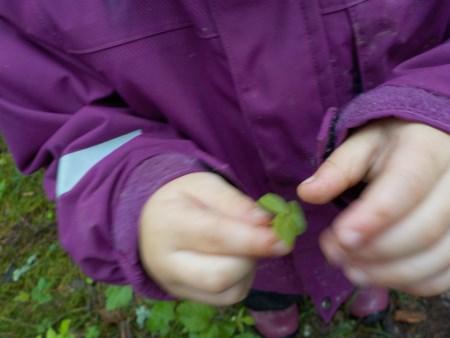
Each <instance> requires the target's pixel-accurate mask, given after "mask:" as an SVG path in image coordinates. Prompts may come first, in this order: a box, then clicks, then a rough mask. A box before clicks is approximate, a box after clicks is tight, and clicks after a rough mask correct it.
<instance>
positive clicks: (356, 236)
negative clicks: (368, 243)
mask: <svg viewBox="0 0 450 338" xmlns="http://www.w3.org/2000/svg"><path fill="white" fill-rule="evenodd" d="M338 238H339V241H340V242H341V243H342V244H343V245H344V246H346V247H348V248H355V247H357V246H360V245H361V244H362V242H363V239H364V238H363V236H362V235H361V233H359V232H358V231H355V230H352V229H346V228H345V229H341V230H340V231H339V232H338Z"/></svg>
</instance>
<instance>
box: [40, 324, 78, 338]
mask: <svg viewBox="0 0 450 338" xmlns="http://www.w3.org/2000/svg"><path fill="white" fill-rule="evenodd" d="M70 322H71V321H70V319H64V320H63V321H62V322H61V324H59V329H58V331H55V330H54V329H53V328H49V329H48V330H47V332H46V334H45V338H75V336H74V335H73V334H71V333H70ZM36 338H44V337H43V336H42V335H39V336H37V337H36Z"/></svg>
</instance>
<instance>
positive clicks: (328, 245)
mask: <svg viewBox="0 0 450 338" xmlns="http://www.w3.org/2000/svg"><path fill="white" fill-rule="evenodd" d="M319 245H320V248H321V249H322V252H323V254H324V255H325V257H326V259H327V260H328V262H329V263H330V264H331V265H335V266H342V265H343V264H344V263H346V262H348V261H349V258H348V256H349V255H348V254H347V252H346V251H345V250H344V249H343V248H342V247H341V246H340V245H339V242H338V240H337V237H336V235H335V234H334V232H333V229H331V228H329V229H326V230H324V231H323V232H322V234H321V235H320V237H319Z"/></svg>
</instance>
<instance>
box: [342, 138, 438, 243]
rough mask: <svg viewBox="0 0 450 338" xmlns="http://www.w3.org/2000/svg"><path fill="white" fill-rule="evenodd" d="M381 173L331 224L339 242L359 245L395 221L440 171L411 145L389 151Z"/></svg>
mask: <svg viewBox="0 0 450 338" xmlns="http://www.w3.org/2000/svg"><path fill="white" fill-rule="evenodd" d="M392 154H393V155H392V156H391V158H390V159H388V160H387V163H386V165H385V167H384V168H382V169H381V174H380V175H379V176H378V177H376V178H375V180H374V181H373V182H372V183H371V184H370V185H369V187H368V188H366V190H365V191H364V192H363V194H362V196H361V197H360V198H359V199H358V200H357V201H356V202H354V203H353V204H352V205H351V206H350V207H349V208H347V209H346V210H345V211H344V212H343V213H341V215H340V216H339V217H338V218H337V220H336V221H335V223H334V227H335V230H336V234H337V236H338V238H339V240H340V242H341V244H342V245H344V246H347V247H349V248H356V247H359V246H361V245H362V244H363V243H365V241H366V240H367V239H369V238H371V237H373V236H374V235H375V234H377V233H379V232H381V231H383V230H384V229H385V228H386V227H388V226H390V225H392V224H394V223H396V222H398V221H399V220H400V219H401V218H402V217H403V216H404V215H405V214H407V213H408V212H410V211H411V210H412V209H413V208H415V207H416V206H417V204H418V203H419V202H420V201H421V200H422V199H423V198H424V197H425V196H426V195H427V194H428V193H429V191H430V190H431V189H432V187H433V186H434V185H435V183H436V180H437V179H438V178H439V177H440V176H441V174H442V172H437V170H438V169H437V168H435V167H433V162H432V161H430V160H429V158H427V157H426V156H424V154H423V152H421V151H418V150H417V148H416V147H413V146H411V145H407V146H403V147H401V148H398V149H394V150H392Z"/></svg>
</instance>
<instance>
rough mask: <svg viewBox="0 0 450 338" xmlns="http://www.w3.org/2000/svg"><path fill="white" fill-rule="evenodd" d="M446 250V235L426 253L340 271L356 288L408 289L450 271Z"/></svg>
mask: <svg viewBox="0 0 450 338" xmlns="http://www.w3.org/2000/svg"><path fill="white" fill-rule="evenodd" d="M449 248H450V232H448V233H447V234H446V236H445V237H444V238H443V239H442V240H441V241H440V242H439V243H438V244H436V246H434V247H432V248H430V249H429V250H428V251H426V252H421V253H419V254H417V255H414V256H411V257H407V258H403V259H399V260H395V261H390V262H385V263H373V264H370V263H364V265H361V264H359V263H358V262H352V263H351V265H349V266H345V267H344V271H345V273H346V275H347V277H348V278H349V279H350V280H351V281H353V282H354V283H356V284H359V285H366V284H372V283H373V284H376V285H382V286H388V287H394V288H398V287H402V286H408V285H411V284H414V283H417V282H420V281H422V280H425V279H427V278H430V277H432V276H434V275H436V274H437V273H440V272H443V271H446V270H447V269H448V268H449V267H450V250H449Z"/></svg>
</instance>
